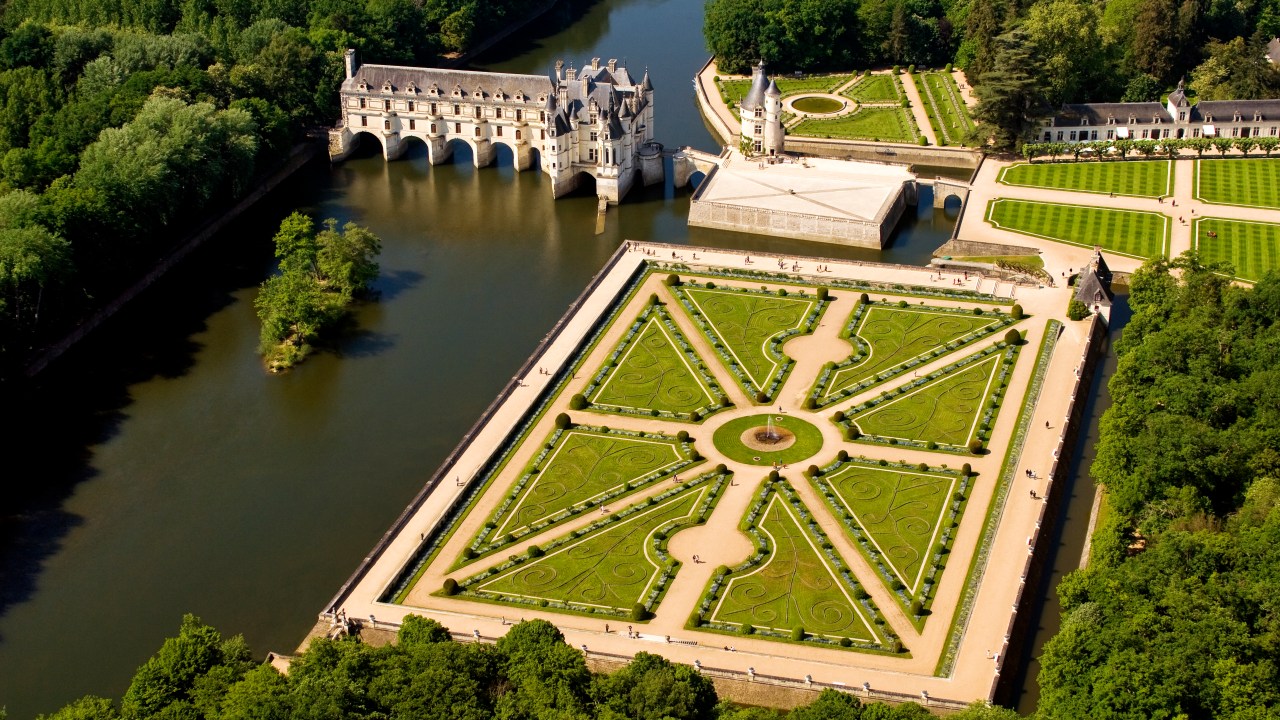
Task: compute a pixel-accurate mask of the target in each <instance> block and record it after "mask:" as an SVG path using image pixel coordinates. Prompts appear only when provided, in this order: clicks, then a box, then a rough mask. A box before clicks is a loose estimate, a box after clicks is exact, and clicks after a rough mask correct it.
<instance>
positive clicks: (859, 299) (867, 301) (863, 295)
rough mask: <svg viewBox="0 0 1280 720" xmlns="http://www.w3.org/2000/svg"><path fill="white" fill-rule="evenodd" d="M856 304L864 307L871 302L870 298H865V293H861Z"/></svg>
mask: <svg viewBox="0 0 1280 720" xmlns="http://www.w3.org/2000/svg"><path fill="white" fill-rule="evenodd" d="M858 302H860V303H862V304H863V305H866V304H867V303H869V302H871V298H870V297H867V294H866V293H862V294H861V295H859V296H858Z"/></svg>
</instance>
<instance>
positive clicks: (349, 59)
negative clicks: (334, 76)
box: [342, 48, 356, 80]
mask: <svg viewBox="0 0 1280 720" xmlns="http://www.w3.org/2000/svg"><path fill="white" fill-rule="evenodd" d="M342 59H343V60H344V61H345V62H346V66H347V79H348V80H350V79H351V78H353V77H355V75H356V51H355V49H353V48H347V51H346V52H345V53H343V56H342Z"/></svg>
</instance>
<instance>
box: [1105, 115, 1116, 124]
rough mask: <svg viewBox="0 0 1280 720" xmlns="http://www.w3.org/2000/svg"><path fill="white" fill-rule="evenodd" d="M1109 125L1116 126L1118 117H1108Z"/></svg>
mask: <svg viewBox="0 0 1280 720" xmlns="http://www.w3.org/2000/svg"><path fill="white" fill-rule="evenodd" d="M1107 124H1108V125H1115V124H1116V116H1115V115H1111V116H1108V117H1107Z"/></svg>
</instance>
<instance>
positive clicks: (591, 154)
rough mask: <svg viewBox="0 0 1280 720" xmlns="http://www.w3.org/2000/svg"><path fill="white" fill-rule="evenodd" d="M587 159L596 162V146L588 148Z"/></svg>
mask: <svg viewBox="0 0 1280 720" xmlns="http://www.w3.org/2000/svg"><path fill="white" fill-rule="evenodd" d="M587 160H590V161H591V162H595V161H596V149H595V148H588V149H587Z"/></svg>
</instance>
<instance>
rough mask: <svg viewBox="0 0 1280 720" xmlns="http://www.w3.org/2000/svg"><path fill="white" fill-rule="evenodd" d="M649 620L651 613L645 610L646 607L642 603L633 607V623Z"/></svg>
mask: <svg viewBox="0 0 1280 720" xmlns="http://www.w3.org/2000/svg"><path fill="white" fill-rule="evenodd" d="M648 619H649V611H648V610H647V609H645V606H644V605H643V604H642V603H636V604H635V605H632V606H631V620H632V622H644V621H645V620H648Z"/></svg>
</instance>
